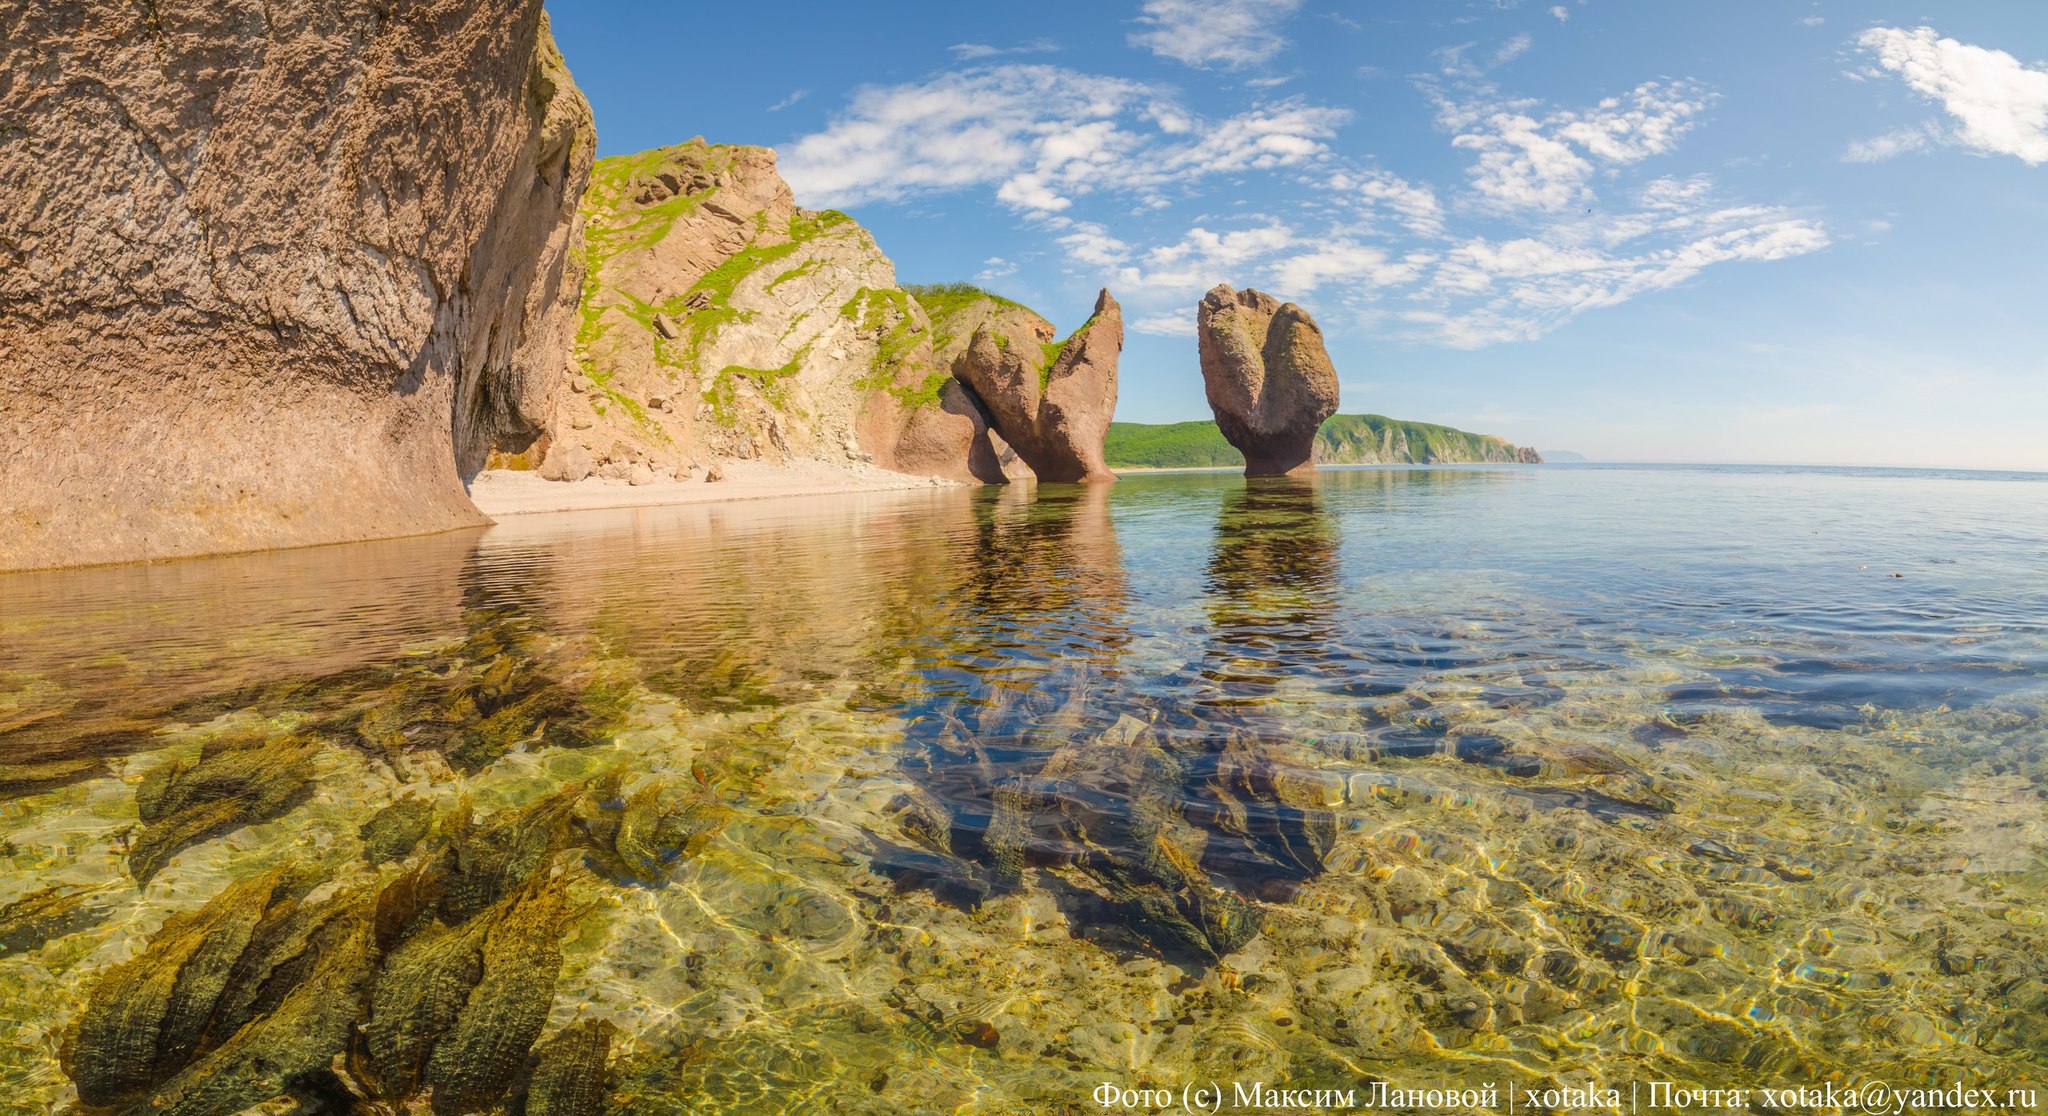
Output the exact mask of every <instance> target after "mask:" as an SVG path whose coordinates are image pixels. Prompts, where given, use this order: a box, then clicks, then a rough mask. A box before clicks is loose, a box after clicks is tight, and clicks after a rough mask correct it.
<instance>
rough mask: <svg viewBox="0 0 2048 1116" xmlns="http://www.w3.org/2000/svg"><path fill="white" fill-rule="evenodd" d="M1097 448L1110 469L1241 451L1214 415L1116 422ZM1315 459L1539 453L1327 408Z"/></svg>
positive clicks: (1207, 464) (1482, 459)
mask: <svg viewBox="0 0 2048 1116" xmlns="http://www.w3.org/2000/svg"><path fill="white" fill-rule="evenodd" d="M1104 453H1105V454H1106V455H1107V456H1108V458H1109V464H1110V466H1111V467H1112V468H1120V469H1143V468H1150V469H1203V468H1234V467H1237V466H1240V465H1242V464H1244V456H1243V455H1242V454H1240V453H1238V451H1237V450H1236V448H1234V447H1233V446H1231V444H1230V442H1229V441H1228V440H1227V439H1225V438H1224V437H1223V432H1222V431H1221V430H1219V429H1217V426H1216V424H1215V423H1213V422H1207V421H1196V422H1174V423H1157V424H1155V423H1142V422H1115V423H1111V424H1110V426H1109V438H1108V440H1107V442H1106V443H1105V445H1104ZM1314 455H1315V462H1316V464H1318V465H1454V464H1467V463H1501V464H1525V465H1535V464H1540V463H1541V462H1542V460H1543V459H1542V457H1541V456H1540V455H1539V454H1538V453H1537V452H1536V451H1535V450H1533V449H1529V448H1527V447H1525V446H1517V445H1514V444H1513V443H1511V442H1508V441H1506V440H1504V439H1501V438H1497V437H1494V436H1493V435H1491V434H1468V433H1466V432H1465V431H1463V430H1453V429H1452V428H1450V427H1448V426H1437V425H1435V424H1433V423H1427V422H1403V421H1401V420H1399V419H1390V418H1387V417H1386V416H1384V415H1332V416H1330V418H1329V419H1327V420H1325V421H1324V423H1323V425H1322V428H1321V429H1320V430H1318V431H1317V432H1316V438H1315V446H1314Z"/></svg>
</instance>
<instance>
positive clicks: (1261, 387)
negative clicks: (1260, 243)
mask: <svg viewBox="0 0 2048 1116" xmlns="http://www.w3.org/2000/svg"><path fill="white" fill-rule="evenodd" d="M1195 332H1196V337H1197V339H1198V341H1199V343H1200V346H1201V355H1202V383H1203V386H1204V387H1205V388H1206V389H1207V391H1208V395H1209V406H1210V408H1211V409H1212V410H1214V411H1215V412H1216V425H1217V426H1218V427H1219V428H1220V429H1221V430H1222V431H1223V436H1224V437H1225V438H1228V439H1229V440H1230V444H1231V445H1233V446H1236V447H1237V449H1238V452H1240V453H1242V454H1244V462H1245V464H1244V472H1245V475H1246V476H1248V477H1259V476H1280V475H1282V474H1286V473H1303V472H1310V471H1313V470H1314V469H1315V461H1314V458H1313V455H1314V452H1315V439H1316V429H1317V428H1318V427H1320V426H1321V425H1322V422H1323V420H1324V419H1326V418H1329V417H1330V416H1331V415H1333V414H1336V413H1337V370H1336V369H1335V368H1334V367H1333V366H1332V365H1331V364H1330V354H1329V353H1328V352H1326V351H1325V350H1324V349H1323V331H1322V330H1320V329H1318V328H1317V327H1316V323H1315V320H1314V319H1313V318H1310V317H1309V316H1308V311H1306V310H1303V309H1302V308H1301V307H1299V306H1296V305H1295V304H1293V303H1291V302H1285V303H1283V302H1281V301H1280V300H1278V299H1276V298H1274V297H1273V296H1271V295H1268V294H1263V293H1261V292H1259V291H1254V290H1249V289H1247V290H1243V291H1234V290H1231V289H1230V287H1228V286H1226V285H1223V284H1218V285H1217V286H1216V288H1215V289H1214V290H1212V291H1210V292H1209V293H1208V294H1206V295H1204V296H1203V297H1202V303H1201V306H1200V307H1199V308H1197V310H1196V311H1195Z"/></svg>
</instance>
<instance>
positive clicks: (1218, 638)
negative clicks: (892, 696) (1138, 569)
mask: <svg viewBox="0 0 2048 1116" xmlns="http://www.w3.org/2000/svg"><path fill="white" fill-rule="evenodd" d="M984 508H985V512H986V518H985V520H984V521H983V523H982V525H981V529H980V531H979V535H978V540H979V541H978V545H977V548H976V553H975V555H974V562H973V564H972V566H971V568H972V569H974V570H975V571H977V574H976V576H975V577H974V578H973V579H971V580H970V581H969V582H968V583H967V584H966V585H963V586H962V587H961V589H960V592H961V593H962V595H963V596H964V598H965V599H966V601H967V602H969V607H968V608H966V609H965V610H964V611H963V613H962V616H963V617H964V619H965V620H967V621H968V622H967V623H965V624H963V625H961V626H960V627H958V628H955V629H953V630H951V631H949V632H948V633H946V639H947V641H949V645H950V647H951V648H952V650H953V653H951V654H948V655H946V656H945V657H944V658H943V659H941V660H940V662H941V663H942V664H943V669H944V670H946V671H952V670H959V669H962V666H963V664H972V665H971V666H968V667H967V668H966V669H968V670H970V671H971V673H972V678H971V680H970V681H971V683H972V684H971V685H969V686H966V687H958V686H949V685H947V684H946V683H945V682H944V681H943V680H935V684H934V685H933V686H932V693H931V694H930V695H929V696H927V697H925V698H923V699H922V700H920V701H918V702H917V703H916V704H914V705H913V706H912V707H910V708H907V709H905V710H904V711H903V716H904V717H905V719H906V720H907V721H908V722H909V725H910V729H909V732H908V733H907V743H908V745H909V747H910V749H911V758H910V759H909V760H908V761H907V762H906V770H907V771H909V772H910V773H911V774H912V776H913V778H914V779H915V780H916V781H917V784H918V786H919V790H917V791H916V792H912V793H906V794H904V795H901V796H899V798H898V799H897V800H896V801H895V802H893V803H891V806H890V810H891V812H892V813H893V815H894V817H895V821H896V825H897V829H898V832H899V834H900V836H901V837H902V838H903V839H904V841H905V842H907V844H908V845H909V846H913V847H914V848H912V847H904V846H900V845H899V846H895V847H890V848H886V849H885V851H884V853H883V855H882V856H881V857H880V858H879V859H880V861H881V862H882V863H884V864H886V865H890V866H892V867H893V868H894V869H895V870H896V871H897V872H898V874H899V877H900V878H901V879H902V880H903V881H905V882H907V883H913V884H925V885H928V886H931V887H932V888H934V889H935V890H936V891H938V892H939V893H940V894H942V895H945V896H947V897H948V898H950V899H952V900H954V901H957V902H962V903H965V904H968V905H970V906H972V905H978V904H979V903H980V902H982V901H984V900H985V899H987V898H988V897H989V896H990V895H992V894H1003V893H1009V892H1014V891H1016V890H1017V889H1018V888H1020V887H1022V886H1024V885H1025V883H1026V876H1027V873H1029V872H1030V871H1032V870H1034V869H1036V870H1039V871H1040V873H1041V875H1040V877H1039V879H1040V881H1041V882H1042V883H1043V884H1044V885H1045V886H1047V887H1049V888H1052V889H1053V890H1054V891H1055V892H1056V893H1057V894H1058V895H1059V896H1060V897H1061V901H1062V903H1063V905H1064V906H1066V907H1067V908H1068V911H1069V914H1070V916H1071V917H1073V918H1074V919H1075V920H1076V922H1077V924H1078V925H1079V926H1081V927H1082V928H1083V929H1084V931H1085V932H1087V933H1090V934H1091V935H1093V936H1098V937H1103V938H1104V939H1105V940H1114V939H1116V938H1118V937H1122V938H1126V939H1129V940H1131V941H1132V942H1133V943H1134V944H1142V945H1143V946H1146V947H1149V948H1151V949H1153V950H1156V951H1158V952H1160V953H1162V954H1164V955H1166V956H1168V957H1173V958H1178V959H1190V960H1196V961H1214V960H1219V959H1221V958H1224V957H1227V956H1229V955H1230V954H1231V953H1234V952H1235V951H1237V950H1238V949H1239V948H1241V947H1242V946H1243V945H1244V944H1245V943H1246V942H1247V941H1249V940H1250V939H1251V938H1252V936H1253V935H1254V934H1256V933H1257V932H1258V927H1259V924H1260V921H1261V918H1262V915H1261V914H1260V911H1259V909H1258V906H1257V904H1256V902H1255V901H1253V899H1252V898H1251V896H1252V895H1253V893H1255V892H1258V893H1271V892H1272V891H1273V888H1274V885H1275V884H1278V883H1284V882H1285V881H1290V880H1292V881H1298V880H1302V879H1306V878H1309V877H1311V876H1313V875H1315V874H1316V873H1317V872H1318V871H1320V869H1321V866H1322V862H1323V859H1324V858H1325V857H1326V856H1327V855H1328V853H1329V850H1330V846H1331V843H1332V841H1333V839H1334V835H1335V829H1336V821H1335V817H1334V815H1333V814H1331V813H1330V811H1329V810H1328V808H1327V807H1328V806H1329V805H1330V804H1331V803H1332V795H1333V794H1334V793H1335V792H1334V791H1333V789H1332V787H1331V784H1330V782H1329V781H1328V780H1327V779H1325V778H1319V777H1317V776H1316V775H1314V774H1311V773H1308V772H1305V771H1301V770H1300V769H1299V768H1296V767H1290V766H1288V764H1287V763H1286V761H1285V760H1276V758H1275V757H1273V756H1272V755H1270V754H1268V752H1267V750H1266V749H1264V748H1262V747H1261V745H1260V744H1259V742H1258V741H1259V738H1260V729H1259V728H1258V725H1257V721H1256V718H1255V717H1235V718H1220V717H1219V718H1213V719H1205V717H1204V716H1203V715H1201V714H1202V709H1201V707H1202V706H1205V705H1212V704H1226V703H1220V702H1211V701H1207V700H1198V701H1196V702H1194V703H1192V704H1187V705H1183V704H1182V703H1181V702H1180V701H1178V700H1166V701H1161V700H1158V699H1156V698H1153V697H1149V696H1148V694H1150V693H1153V692H1156V691H1155V689H1154V688H1153V687H1148V686H1142V685H1136V686H1134V685H1126V684H1125V682H1126V679H1125V677H1124V671H1123V668H1122V666H1121V665H1120V662H1119V659H1120V655H1119V652H1120V649H1121V647H1122V645H1123V643H1124V642H1125V640H1126V638H1127V637H1126V636H1125V635H1124V627H1123V624H1122V616H1121V611H1122V609H1123V608H1124V607H1125V602H1124V599H1123V598H1124V590H1123V586H1124V585H1125V582H1126V577H1125V574H1124V570H1123V566H1122V561H1121V555H1120V553H1119V551H1118V549H1117V546H1116V542H1115V535H1114V528H1113V525H1112V523H1111V520H1110V517H1109V514H1108V508H1109V490H1108V489H1106V488H1104V487H1103V486H1091V487H1088V488H1083V489H1078V490H1061V489H1057V488H1053V487H1052V486H1047V488H1046V489H1044V490H1041V492H1040V493H1039V494H1038V496H1037V499H1036V500H1034V501H1031V502H1029V503H1023V502H1021V501H1014V500H1013V501H1010V502H1008V503H1004V502H990V503H988V504H986V505H984ZM1334 554H1335V545H1334V542H1333V541H1332V538H1331V535H1330V529H1329V525H1328V522H1327V520H1326V519H1325V518H1324V517H1322V515H1321V513H1320V510H1319V509H1318V508H1317V506H1316V503H1315V493H1314V489H1313V487H1312V485H1310V484H1309V483H1307V482H1299V481H1295V482H1290V481H1270V482H1269V481H1252V482H1248V486H1247V488H1246V489H1245V490H1244V491H1242V492H1239V493H1233V494H1232V495H1231V496H1230V497H1227V498H1226V505H1225V510H1224V513H1223V516H1222V518H1221V520H1220V522H1219V524H1218V528H1217V543H1216V554H1215V558H1214V560H1213V561H1212V563H1211V594H1210V598H1209V599H1210V601H1211V603H1210V610H1211V614H1212V617H1213V628H1214V635H1213V638H1212V646H1213V647H1214V648H1215V649H1216V650H1214V651H1212V656H1213V657H1216V658H1219V659H1222V660H1224V661H1226V662H1227V663H1228V664H1231V665H1229V666H1228V667H1227V670H1228V671H1234V670H1236V669H1238V667H1237V666H1236V664H1237V663H1238V662H1239V661H1240V660H1241V659H1242V658H1243V656H1245V655H1246V654H1248V653H1250V654H1259V650H1258V649H1259V648H1262V647H1263V648H1266V649H1268V650H1269V651H1270V652H1271V654H1270V655H1268V656H1267V657H1266V658H1265V665H1266V667H1267V668H1268V669H1287V668H1288V667H1287V664H1291V663H1293V662H1294V661H1296V660H1298V659H1307V658H1313V657H1315V656H1316V655H1319V654H1320V653H1321V651H1322V649H1323V648H1325V647H1327V646H1328V644H1329V643H1330V642H1331V636H1332V634H1333V633H1332V632H1331V631H1330V630H1329V629H1328V627H1327V625H1323V626H1320V627H1319V626H1318V625H1317V623H1316V622H1315V618H1316V617H1317V616H1319V615H1320V616H1322V617H1325V618H1327V616H1328V614H1329V612H1330V610H1331V608H1332V607H1333V602H1332V599H1331V594H1332V592H1333V588H1334V587H1333V579H1334V567H1335V562H1334ZM1275 596H1278V597H1280V598H1282V600H1283V602H1284V603H1283V604H1282V605H1280V607H1278V608H1275V607H1274V605H1273V603H1272V600H1271V598H1273V597H1275ZM1276 638H1277V639H1278V640H1280V641H1282V642H1284V643H1287V644H1288V645H1287V646H1285V647H1281V648H1278V649H1274V645H1273V640H1274V639H1276ZM1304 651H1305V652H1307V653H1306V654H1303V653H1302V652H1304ZM1227 677H1228V675H1227V673H1226V674H1224V675H1221V676H1219V678H1227ZM1255 681H1257V682H1258V683H1260V684H1263V685H1268V686H1269V685H1270V678H1269V677H1267V676H1265V675H1261V676H1259V677H1258V678H1257V679H1255ZM1225 684H1226V685H1227V684H1228V683H1227V681H1226V682H1225ZM1212 712H1213V711H1212ZM1219 880H1221V881H1223V883H1222V884H1219V882H1218V881H1219Z"/></svg>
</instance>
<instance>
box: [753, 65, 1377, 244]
mask: <svg viewBox="0 0 2048 1116" xmlns="http://www.w3.org/2000/svg"><path fill="white" fill-rule="evenodd" d="M1349 116H1350V114H1349V112H1348V111H1346V110H1343V109H1336V108H1329V107H1326V106H1321V105H1315V104H1310V103H1308V102H1305V101H1301V100H1299V99H1295V100H1286V101H1280V102H1276V103H1271V104H1266V105H1261V106H1258V107H1256V108H1252V109H1249V110H1247V111H1245V112H1243V113H1240V114H1238V115H1236V116H1231V117H1227V118H1225V119H1222V120H1215V121H1203V120H1201V119H1200V118H1198V117H1196V116H1195V115H1194V114H1192V113H1190V112H1188V111H1187V110H1185V109H1183V108H1181V107H1179V106H1178V105H1176V104H1175V103H1174V102H1173V101H1172V100H1171V98H1169V97H1168V96H1167V95H1166V94H1165V93H1164V92H1163V91H1160V90H1156V89H1154V88H1153V87H1151V86H1148V85H1145V84H1143V83H1141V82H1135V81H1129V80H1126V79H1123V78H1111V77H1100V76H1095V75H1091V74H1083V73H1077V72H1075V71H1073V70H1068V69H1064V68H1061V67H1057V66H1045V65H1007V66H996V67H990V68H984V69H974V70H964V71H959V72H953V73H945V74H940V75H939V76H937V77H934V78H932V79H930V80H927V81H922V82H913V83H909V84H905V85H893V86H876V87H869V88H866V89H862V90H860V91H858V92H857V93H855V94H854V97H853V100H852V103H851V104H850V106H849V108H848V111H847V112H846V113H844V114H843V115H841V116H839V117H837V118H835V119H834V120H833V121H832V123H831V125H830V126H829V127H827V128H826V130H825V131H823V132H817V133H813V134H811V135H808V136H804V137H802V138H801V139H799V140H797V141H796V142H795V143H793V144H791V145H789V146H787V147H786V148H784V149H783V152H782V159H781V167H782V174H783V177H784V178H785V179H787V180H788V182H789V184H790V186H791V188H792V189H794V190H795V191H796V192H797V195H798V196H799V197H800V198H802V199H803V200H804V202H805V204H808V205H814V206H815V205H826V206H831V205H838V206H844V205H853V204H858V203H860V202H864V201H874V200H900V199H902V198H907V197H912V196H915V195H917V194H920V193H927V192H933V191H943V190H957V189H962V188H966V187H975V186H993V187H995V190H996V197H997V198H998V200H1000V201H1002V202H1003V203H1005V204H1006V205H1009V206H1011V207H1012V208H1015V209H1018V210H1023V211H1027V212H1037V213H1056V212H1058V211H1060V210H1063V209H1065V208H1067V207H1068V206H1069V205H1071V204H1072V201H1073V199H1074V198H1075V197H1077V196H1080V195H1083V194H1087V193H1091V192H1093V191H1096V190H1113V191H1125V192H1137V193H1141V194H1143V193H1148V192H1152V191H1157V190H1161V189H1166V188H1168V187H1185V186H1186V185H1187V184H1188V183H1189V182H1190V181H1191V180H1193V179H1195V178H1199V177H1201V176H1204V175H1212V174H1229V173H1238V172H1242V171H1250V170H1273V169H1277V168H1282V167H1289V166H1294V165H1297V164H1300V163H1304V162H1307V161H1310V160H1313V159H1315V158H1317V157H1320V156H1321V155H1322V154H1323V153H1324V152H1325V151H1326V150H1327V144H1326V142H1325V141H1326V140H1328V139H1329V138H1330V137H1331V136H1332V135H1333V134H1334V133H1335V131H1336V128H1337V127H1338V126H1339V125H1340V124H1342V123H1343V122H1344V121H1345V120H1347V119H1348V118H1349Z"/></svg>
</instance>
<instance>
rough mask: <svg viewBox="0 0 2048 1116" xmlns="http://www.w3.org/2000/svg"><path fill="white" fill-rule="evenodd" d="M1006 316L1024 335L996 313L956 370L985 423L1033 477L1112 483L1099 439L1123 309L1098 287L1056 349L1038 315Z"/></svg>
mask: <svg viewBox="0 0 2048 1116" xmlns="http://www.w3.org/2000/svg"><path fill="white" fill-rule="evenodd" d="M1019 312H1021V313H1019ZM1008 316H1009V317H1011V318H1015V319H1018V320H1020V321H1021V324H1022V325H1023V326H1024V330H1023V331H1018V332H1025V336H1023V337H1018V336H1014V335H1013V334H1011V333H1005V332H1001V330H1002V321H1003V317H1002V316H998V317H997V318H996V319H995V320H993V321H991V322H987V323H984V324H982V325H981V326H980V327H979V328H977V329H976V330H975V332H974V335H973V339H972V340H971V341H969V343H968V346H967V351H966V353H965V354H964V359H962V360H961V361H959V362H958V363H956V364H955V365H954V371H955V374H956V375H958V376H959V377H960V378H961V379H962V380H965V381H966V382H967V384H968V386H970V387H972V388H973V389H974V393H975V395H976V396H977V397H979V398H980V400H981V402H982V403H983V405H984V406H986V407H987V408H988V413H989V418H990V424H991V425H993V426H994V427H995V428H996V430H997V432H998V433H1000V434H1001V435H1002V438H1003V440H1004V441H1005V442H1007V443H1009V445H1010V447H1011V448H1012V449H1014V450H1016V451H1017V456H1018V457H1019V458H1022V459H1023V461H1024V463H1025V464H1026V465H1029V466H1030V467H1031V471H1032V473H1033V474H1034V475H1036V476H1037V477H1038V479H1039V480H1042V481H1053V482H1086V481H1103V480H1115V479H1116V474H1115V473H1112V472H1110V471H1109V465H1108V463H1107V462H1106V461H1105V460H1104V458H1103V456H1102V439H1103V436H1104V435H1106V434H1108V433H1109V421H1110V418H1111V417H1112V416H1113V415H1114V414H1115V413H1116V362H1117V355H1118V354H1119V353H1120V352H1122V350H1123V346H1124V318H1123V309H1122V308H1121V307H1119V306H1118V305H1117V302H1116V299H1114V298H1112V297H1110V294H1109V292H1108V291H1107V290H1104V291H1103V292H1102V293H1101V295H1099V296H1098V297H1097V298H1096V300H1095V313H1094V314H1093V315H1092V316H1090V317H1089V319H1088V321H1087V322H1086V324H1084V325H1082V326H1081V328H1080V329H1077V330H1075V331H1074V332H1073V335H1072V336H1070V337H1068V338H1067V340H1066V342H1065V343H1064V344H1063V345H1061V346H1059V347H1058V348H1057V349H1056V350H1055V349H1054V348H1053V347H1052V346H1051V340H1052V325H1051V324H1050V323H1048V322H1046V321H1045V320H1044V319H1043V318H1040V317H1038V315H1036V314H1032V313H1031V312H1030V311H1028V310H1024V309H1023V308H1022V307H1015V308H1014V309H1013V310H1012V312H1011V314H1010V315H1008ZM1026 331H1028V332H1026Z"/></svg>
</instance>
